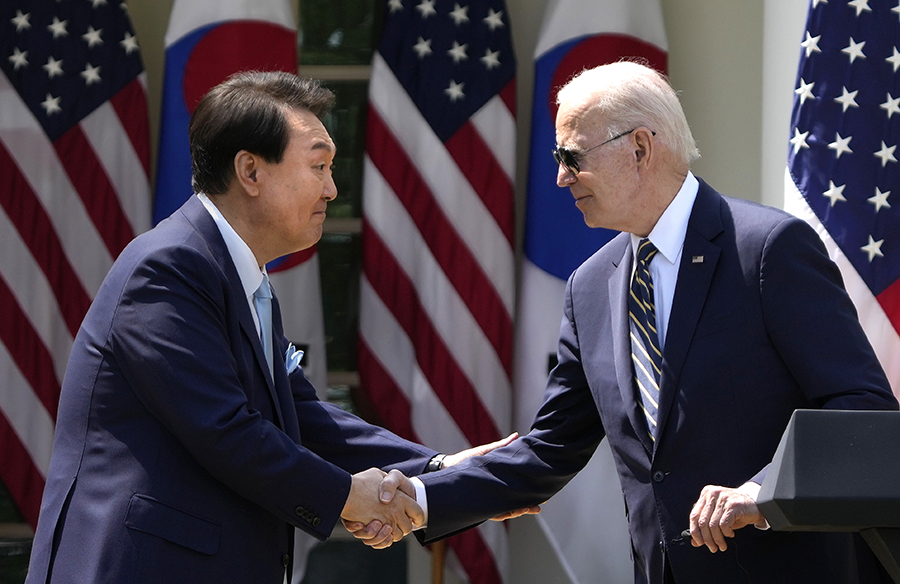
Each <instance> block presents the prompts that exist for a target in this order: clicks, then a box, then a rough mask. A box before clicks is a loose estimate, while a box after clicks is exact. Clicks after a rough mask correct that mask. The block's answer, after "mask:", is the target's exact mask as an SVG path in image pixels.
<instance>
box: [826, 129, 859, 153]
mask: <svg viewBox="0 0 900 584" xmlns="http://www.w3.org/2000/svg"><path fill="white" fill-rule="evenodd" d="M852 139H853V137H852V136H847V137H846V138H841V135H840V134H837V133H836V134H835V135H834V142H832V143H831V144H829V145H828V147H829V148H830V149H832V150H834V151H835V155H834V157H835V158H840V157H841V154H843V153H845V152H846V153H848V154H851V153H852V152H853V150H850V146H849V144H850V140H852Z"/></svg>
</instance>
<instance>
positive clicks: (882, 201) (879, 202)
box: [868, 187, 891, 213]
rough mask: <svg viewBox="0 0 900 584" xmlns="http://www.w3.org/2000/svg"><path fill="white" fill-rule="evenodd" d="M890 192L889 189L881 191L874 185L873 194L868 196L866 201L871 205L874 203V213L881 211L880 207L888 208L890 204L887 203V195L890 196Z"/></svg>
mask: <svg viewBox="0 0 900 584" xmlns="http://www.w3.org/2000/svg"><path fill="white" fill-rule="evenodd" d="M890 194H891V191H884V192H883V193H882V192H881V189H879V188H878V187H875V196H874V197H870V198H869V199H868V201H869V202H870V203H872V204H873V205H875V212H876V213H877V212H879V211H881V208H882V207H887V208H888V209H890V208H891V204H890V203H888V196H890Z"/></svg>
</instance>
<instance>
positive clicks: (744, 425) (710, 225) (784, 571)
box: [382, 62, 897, 584]
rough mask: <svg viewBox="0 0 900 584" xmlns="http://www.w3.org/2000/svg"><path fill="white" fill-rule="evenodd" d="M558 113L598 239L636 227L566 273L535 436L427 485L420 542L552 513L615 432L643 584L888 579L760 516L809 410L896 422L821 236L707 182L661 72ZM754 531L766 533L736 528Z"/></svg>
mask: <svg viewBox="0 0 900 584" xmlns="http://www.w3.org/2000/svg"><path fill="white" fill-rule="evenodd" d="M558 104H559V112H558V114H557V118H556V139H557V146H556V148H555V149H554V150H553V155H554V157H555V158H556V161H557V162H558V163H559V172H558V175H557V184H558V185H559V186H560V187H568V188H569V190H570V192H571V194H572V196H573V198H574V200H575V205H576V206H577V207H578V208H579V209H580V210H581V212H582V213H583V214H584V219H585V222H586V223H587V224H588V225H589V226H591V227H605V228H608V229H615V230H619V231H621V232H622V233H620V234H619V235H618V236H617V237H615V238H614V239H613V240H612V241H610V242H609V243H608V244H607V245H605V246H603V248H601V249H600V250H599V251H598V252H597V253H595V254H594V255H593V256H592V257H591V258H589V259H588V260H587V261H585V262H584V263H583V264H582V265H581V266H580V267H579V268H578V269H577V270H576V271H575V272H574V273H573V274H572V275H571V277H570V278H569V281H568V285H567V288H566V297H565V310H564V317H563V320H562V324H561V330H560V338H559V349H558V358H559V364H558V365H557V366H556V368H555V369H554V370H553V371H552V372H551V373H550V378H549V381H548V384H547V390H546V394H545V397H544V403H543V405H542V407H541V409H540V411H539V412H538V414H537V417H536V419H535V422H534V425H533V427H532V429H531V432H530V433H529V434H528V435H527V436H524V437H522V438H520V439H518V440H516V441H515V442H513V443H512V444H510V445H509V446H507V447H505V448H502V449H499V450H496V451H494V452H493V453H491V454H489V455H487V456H484V457H481V458H477V459H470V460H468V461H466V462H465V463H463V464H461V465H458V466H455V467H453V468H449V469H446V470H444V471H441V472H438V473H434V474H429V475H423V476H422V477H419V478H416V479H413V480H414V482H419V484H420V492H419V496H418V502H419V503H420V504H422V505H423V507H427V511H426V512H427V529H426V530H425V531H424V537H423V540H424V541H426V542H430V541H434V540H436V539H440V538H442V537H446V536H448V535H451V534H453V533H454V532H456V531H459V530H462V529H466V528H468V527H470V526H472V525H473V524H475V523H477V522H478V521H481V520H483V519H485V518H487V517H491V516H494V515H497V514H499V513H501V512H503V511H506V510H509V509H514V508H525V507H527V506H529V505H535V504H538V503H540V502H542V501H545V500H546V499H547V498H549V497H551V496H552V495H553V494H554V493H556V492H557V491H559V490H560V489H561V488H562V487H563V486H564V485H565V484H566V483H567V482H568V481H569V480H570V479H571V478H572V477H573V476H574V475H575V474H576V473H577V472H579V471H580V470H581V469H582V468H583V467H584V466H585V464H586V463H587V462H588V460H589V458H590V457H591V455H592V454H593V452H594V450H595V449H596V448H597V446H598V444H599V443H600V440H601V439H602V438H603V437H604V436H605V437H607V438H608V440H609V444H610V447H611V449H612V454H613V458H614V460H615V464H616V468H617V470H618V474H619V479H620V481H621V485H622V491H623V495H624V498H625V508H626V514H627V516H628V517H627V518H628V526H629V531H630V535H631V543H632V550H633V559H634V580H635V582H637V583H652V584H661V583H665V584H669V583H672V582H678V583H682V584H684V583H687V584H703V583H709V584H722V583H729V584H732V583H735V582H766V583H773V582H785V583H788V582H790V583H795V582H817V583H823V582H834V583H838V582H840V583H856V582H866V583H869V582H878V581H879V579H880V578H882V577H885V578H886V575H884V574H883V573H880V572H881V568H880V566H879V564H878V563H877V561H876V560H875V558H874V556H873V555H872V554H871V552H870V551H869V550H868V548H867V547H866V546H865V544H864V543H862V540H860V539H859V538H858V536H856V535H851V534H843V533H778V532H773V531H771V530H767V529H766V527H767V524H766V522H765V518H764V517H763V516H762V514H761V513H760V511H759V509H758V507H757V505H756V503H755V497H756V493H758V491H759V485H760V483H761V482H762V479H763V476H764V475H765V471H766V468H767V465H768V464H769V463H770V461H771V459H772V456H773V454H774V453H775V449H776V447H777V445H778V442H779V440H780V438H781V435H782V433H783V431H784V429H785V427H786V425H787V423H788V420H789V419H790V417H791V414H792V413H793V412H794V410H796V409H798V408H835V409H897V400H896V399H895V398H894V396H893V395H892V393H891V390H890V386H889V384H888V381H887V379H886V378H885V375H884V372H883V371H882V368H881V366H880V365H879V363H878V361H877V359H876V357H875V354H874V352H873V351H872V348H871V346H870V344H869V342H868V340H867V339H866V337H865V334H864V333H863V331H862V328H861V327H860V325H859V322H858V321H857V316H856V311H855V309H854V307H853V304H852V303H851V301H850V299H849V298H848V296H847V294H846V293H845V291H844V288H843V284H842V280H841V276H840V273H839V272H838V269H837V267H836V266H835V265H834V263H832V262H831V260H830V259H829V258H828V256H827V254H826V251H825V248H824V246H823V244H822V242H821V241H820V240H819V238H818V236H817V235H816V233H815V232H814V231H813V230H812V228H810V227H809V226H808V225H807V224H806V223H804V222H803V221H801V220H799V219H797V218H795V217H792V216H790V215H788V214H786V213H784V212H782V211H779V210H776V209H771V208H767V207H764V206H761V205H758V204H755V203H751V202H747V201H743V200H739V199H732V198H727V197H724V196H722V195H720V194H719V193H718V192H716V191H715V190H714V189H713V188H712V187H710V186H709V185H708V184H706V183H705V182H703V181H702V180H699V179H697V178H696V177H695V176H694V175H693V174H692V173H691V171H690V164H691V162H692V161H693V160H695V159H696V158H697V157H698V156H699V153H698V151H697V147H696V145H695V143H694V139H693V137H692V136H691V131H690V128H689V126H688V124H687V121H686V119H685V116H684V113H683V111H682V109H681V105H680V103H679V101H678V98H677V96H676V94H675V92H674V91H673V89H672V88H671V87H670V85H669V83H668V82H667V80H666V79H665V78H664V77H663V76H662V75H660V74H659V73H657V72H655V71H653V70H651V69H649V68H647V67H644V66H642V65H639V64H636V63H630V62H620V63H615V64H610V65H605V66H601V67H597V68H595V69H591V70H589V71H585V72H583V73H582V74H580V75H579V76H577V77H576V78H574V79H573V80H572V81H570V82H569V83H568V84H567V85H566V86H565V87H563V88H562V89H561V90H560V92H559V96H558ZM560 204H566V203H565V201H564V200H563V199H562V198H561V199H560ZM549 228H552V226H549ZM398 480H399V479H398V478H397V476H396V475H395V476H394V477H392V478H391V479H389V480H388V481H386V482H385V483H383V485H382V488H383V489H386V490H388V491H390V490H391V489H393V488H394V487H395V486H396V485H395V484H394V483H395V482H397V481H398ZM400 482H401V483H402V482H403V481H400ZM421 485H424V489H422V488H421ZM407 487H408V485H405V486H404V490H408V489H407ZM423 499H427V500H423ZM747 525H755V526H756V527H758V528H759V529H744V530H741V531H737V532H736V530H738V529H739V528H742V527H745V526H747ZM686 528H689V529H690V536H685V535H682V532H683V531H684V530H685V529H686ZM584 545H586V546H590V545H594V544H592V542H591V541H585V542H584ZM704 546H705V547H706V548H707V549H708V551H707V550H705V549H694V548H703V547H704ZM710 552H712V553H710Z"/></svg>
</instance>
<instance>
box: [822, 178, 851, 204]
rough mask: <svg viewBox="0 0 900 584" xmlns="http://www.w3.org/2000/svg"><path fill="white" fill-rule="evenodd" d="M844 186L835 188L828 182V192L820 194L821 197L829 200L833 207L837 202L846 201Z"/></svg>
mask: <svg viewBox="0 0 900 584" xmlns="http://www.w3.org/2000/svg"><path fill="white" fill-rule="evenodd" d="M846 186H847V185H841V186H836V185H835V184H834V183H833V182H832V181H828V190H827V191H825V192H824V193H822V196H823V197H826V198H828V199H830V200H831V206H832V207H834V204H835V203H837V202H838V201H846V200H847V199H846V198H845V197H844V187H846Z"/></svg>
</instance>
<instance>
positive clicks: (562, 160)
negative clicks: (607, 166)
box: [552, 128, 656, 174]
mask: <svg viewBox="0 0 900 584" xmlns="http://www.w3.org/2000/svg"><path fill="white" fill-rule="evenodd" d="M635 130H637V128H631V129H630V130H628V131H627V132H622V133H621V134H617V135H615V136H613V137H612V138H610V139H609V140H606V141H605V142H601V143H599V144H597V145H596V146H592V147H590V148H588V149H587V150H583V151H581V152H572V151H571V150H569V149H568V148H565V147H563V146H557V147H556V148H554V149H553V150H552V152H553V158H554V159H555V160H556V164H561V165H562V166H564V167H566V170H568V171H569V172H571V173H572V174H578V173H579V172H581V168H579V166H578V159H579V158H581V157H582V156H584V155H585V154H587V153H588V152H590V151H591V150H596V149H597V148H600V147H601V146H603V145H604V144H609V143H610V142H612V141H613V140H618V139H619V138H621V137H622V136H627V135H628V134H630V133H632V132H634V131H635ZM650 133H651V134H653V135H654V136H656V132H653V131H651V132H650Z"/></svg>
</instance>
